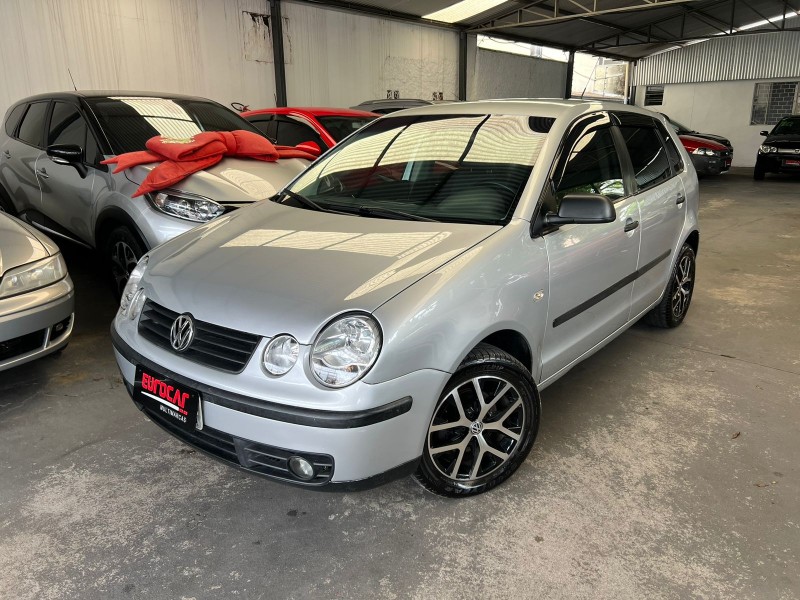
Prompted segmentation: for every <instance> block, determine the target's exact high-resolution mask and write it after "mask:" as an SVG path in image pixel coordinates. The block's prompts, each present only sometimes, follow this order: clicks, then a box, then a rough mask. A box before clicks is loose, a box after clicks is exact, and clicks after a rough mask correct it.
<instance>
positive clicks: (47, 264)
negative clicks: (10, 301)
mask: <svg viewBox="0 0 800 600" xmlns="http://www.w3.org/2000/svg"><path fill="white" fill-rule="evenodd" d="M66 276H67V265H66V264H65V263H64V257H63V256H61V254H60V253H59V254H55V255H53V256H50V257H48V258H45V259H42V260H37V261H36V262H32V263H29V264H27V265H22V266H21V267H16V268H15V269H9V270H8V271H6V274H5V275H3V277H2V279H0V298H8V297H9V296H16V295H18V294H24V293H25V292H32V291H33V290H38V289H39V288H43V287H46V286H48V285H52V284H54V283H56V282H58V281H61V280H62V279H64V277H66Z"/></svg>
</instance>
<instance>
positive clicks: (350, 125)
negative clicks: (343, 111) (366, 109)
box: [317, 117, 375, 142]
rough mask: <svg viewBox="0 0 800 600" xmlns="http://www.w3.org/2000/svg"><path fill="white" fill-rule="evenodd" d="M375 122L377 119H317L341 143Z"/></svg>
mask: <svg viewBox="0 0 800 600" xmlns="http://www.w3.org/2000/svg"><path fill="white" fill-rule="evenodd" d="M374 120H375V117H317V121H319V122H320V123H322V126H323V127H324V128H325V129H326V130H327V131H328V133H329V134H330V135H331V137H332V138H333V139H334V140H335V141H337V142H341V141H342V140H343V139H344V138H346V137H347V136H348V135H350V134H351V133H353V132H355V131H358V130H359V129H361V128H362V127H363V126H364V125H366V124H367V123H369V122H370V121H374Z"/></svg>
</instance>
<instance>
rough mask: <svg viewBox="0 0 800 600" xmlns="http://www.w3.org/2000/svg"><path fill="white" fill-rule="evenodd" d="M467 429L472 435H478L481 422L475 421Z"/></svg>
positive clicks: (481, 426) (481, 425) (480, 429)
mask: <svg viewBox="0 0 800 600" xmlns="http://www.w3.org/2000/svg"><path fill="white" fill-rule="evenodd" d="M469 430H470V432H471V433H472V435H478V434H479V433H480V432H481V431H483V423H481V422H480V421H475V422H473V423H472V425H470V426H469Z"/></svg>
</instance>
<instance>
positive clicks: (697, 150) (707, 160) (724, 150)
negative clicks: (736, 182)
mask: <svg viewBox="0 0 800 600" xmlns="http://www.w3.org/2000/svg"><path fill="white" fill-rule="evenodd" d="M678 137H679V138H680V140H681V143H682V144H683V147H684V148H686V151H687V152H688V153H689V156H691V157H692V164H693V165H694V169H695V171H697V174H698V175H699V176H703V175H719V174H720V173H724V172H725V171H727V170H729V169H730V168H731V161H732V160H733V150H732V149H730V148H728V147H727V146H724V145H722V144H720V143H718V142H715V141H713V140H709V139H707V138H702V137H698V136H696V135H679V136H678Z"/></svg>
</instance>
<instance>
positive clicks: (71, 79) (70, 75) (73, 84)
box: [67, 67, 78, 92]
mask: <svg viewBox="0 0 800 600" xmlns="http://www.w3.org/2000/svg"><path fill="white" fill-rule="evenodd" d="M67 73H69V79H70V81H72V87H73V88H74V89H75V91H76V92H77V91H78V86H76V85H75V80H74V79H73V78H72V72H71V71H70V70H69V67H67Z"/></svg>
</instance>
